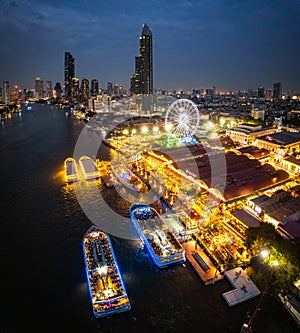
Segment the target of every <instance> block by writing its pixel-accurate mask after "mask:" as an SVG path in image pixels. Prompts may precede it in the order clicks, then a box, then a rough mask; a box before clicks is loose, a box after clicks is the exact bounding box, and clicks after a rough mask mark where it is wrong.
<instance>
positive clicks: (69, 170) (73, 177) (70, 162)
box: [64, 157, 79, 183]
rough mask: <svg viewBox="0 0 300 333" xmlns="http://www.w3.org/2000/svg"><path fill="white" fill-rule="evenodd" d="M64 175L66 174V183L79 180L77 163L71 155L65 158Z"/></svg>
mask: <svg viewBox="0 0 300 333" xmlns="http://www.w3.org/2000/svg"><path fill="white" fill-rule="evenodd" d="M64 165H65V176H66V181H67V182H68V183H72V182H76V181H78V180H79V177H78V170H77V165H76V161H75V159H74V158H72V157H68V158H67V159H66V160H65V163H64Z"/></svg>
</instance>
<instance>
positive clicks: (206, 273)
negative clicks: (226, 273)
mask: <svg viewBox="0 0 300 333" xmlns="http://www.w3.org/2000/svg"><path fill="white" fill-rule="evenodd" d="M182 246H183V248H184V250H185V255H186V258H187V260H188V261H189V263H190V264H191V265H192V266H193V268H194V269H195V271H196V272H197V274H198V275H199V276H200V278H201V279H202V281H203V283H204V284H205V285H210V284H214V283H215V282H217V281H220V280H222V279H223V275H221V274H220V272H219V271H218V270H217V268H216V267H215V265H214V264H213V263H212V261H211V260H210V258H209V257H208V256H207V255H206V254H205V253H204V251H203V250H202V249H201V248H200V246H199V245H198V244H197V243H196V241H195V240H191V241H188V242H186V243H183V244H182Z"/></svg>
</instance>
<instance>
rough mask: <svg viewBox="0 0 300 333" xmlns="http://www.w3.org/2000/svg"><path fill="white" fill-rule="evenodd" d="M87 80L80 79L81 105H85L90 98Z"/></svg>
mask: <svg viewBox="0 0 300 333" xmlns="http://www.w3.org/2000/svg"><path fill="white" fill-rule="evenodd" d="M89 89H90V88H89V80H88V79H82V80H81V101H82V102H83V103H87V102H88V99H89V97H90V90H89Z"/></svg>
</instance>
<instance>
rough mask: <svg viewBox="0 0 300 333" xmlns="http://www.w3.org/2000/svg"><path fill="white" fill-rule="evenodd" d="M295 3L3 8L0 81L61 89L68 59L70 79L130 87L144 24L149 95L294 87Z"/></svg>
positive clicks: (297, 69) (297, 68) (299, 24)
mask: <svg viewBox="0 0 300 333" xmlns="http://www.w3.org/2000/svg"><path fill="white" fill-rule="evenodd" d="M299 10H300V5H299V2H297V1H289V2H285V3H283V2H282V1H265V2H263V3H261V2H259V1H251V2H250V1H215V2H214V3H212V2H210V1H201V2H197V1H173V2H172V4H166V3H161V2H157V1H150V2H145V1H140V2H136V1H130V2H129V3H126V4H124V3H123V2H118V1H117V2H114V3H113V4H107V3H106V4H100V3H97V4H96V3H95V4H93V6H90V7H88V6H86V3H84V2H83V1H72V2H68V1H67V2H64V3H63V4H62V3H61V2H58V1H44V2H43V3H40V2H37V1H30V2H29V1H21V2H20V1H3V2H1V5H0V12H1V15H2V20H1V23H0V25H1V31H2V35H3V42H2V45H1V53H0V61H1V64H2V66H1V67H2V68H1V74H2V75H1V77H0V79H1V81H2V82H4V81H9V82H10V86H11V87H12V86H14V85H15V84H18V85H19V87H20V88H21V89H24V88H27V89H31V88H33V87H34V82H35V78H36V77H40V78H41V79H42V80H43V81H44V82H46V81H48V80H50V81H52V82H53V85H54V84H55V82H60V83H61V84H62V85H63V83H64V68H63V63H64V54H65V52H67V51H68V52H70V53H71V54H72V55H73V56H74V58H75V59H76V77H78V78H79V80H80V81H81V80H82V79H83V78H87V79H89V81H91V80H92V79H97V80H98V81H99V86H101V87H105V86H106V83H107V82H108V81H110V82H113V83H115V84H120V85H123V86H124V88H125V89H128V88H129V86H130V77H131V76H132V73H133V72H134V66H135V64H134V57H135V56H136V51H137V45H136V41H137V40H138V38H139V36H140V31H141V28H142V26H143V24H144V23H146V24H147V25H148V26H149V27H150V29H151V30H152V33H153V73H154V75H153V78H154V82H153V88H154V89H183V90H188V89H192V88H198V87H212V86H216V87H217V88H218V89H232V90H239V89H240V90H246V89H249V88H251V89H257V87H259V86H261V85H262V86H264V87H269V88H272V86H273V84H274V83H275V82H281V83H282V88H283V90H284V91H286V90H289V89H292V90H295V91H299V90H300V83H299V80H298V77H299V75H300V65H299V61H298V55H299V51H300V46H299V44H298V43H297V42H296V41H297V40H298V39H299V31H300V18H299Z"/></svg>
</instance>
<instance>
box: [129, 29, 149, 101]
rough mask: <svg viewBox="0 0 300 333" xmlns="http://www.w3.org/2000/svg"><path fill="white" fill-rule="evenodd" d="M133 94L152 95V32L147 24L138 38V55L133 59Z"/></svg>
mask: <svg viewBox="0 0 300 333" xmlns="http://www.w3.org/2000/svg"><path fill="white" fill-rule="evenodd" d="M132 86H133V89H134V91H133V93H134V94H136V95H149V94H153V65H152V32H151V30H150V28H149V27H148V25H147V24H144V25H143V30H142V35H141V37H140V53H139V55H138V56H136V57H135V73H134V85H132Z"/></svg>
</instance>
